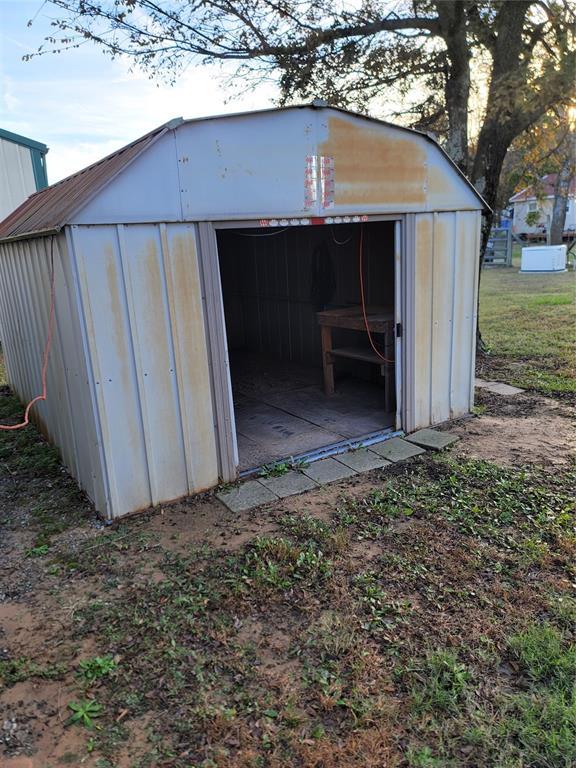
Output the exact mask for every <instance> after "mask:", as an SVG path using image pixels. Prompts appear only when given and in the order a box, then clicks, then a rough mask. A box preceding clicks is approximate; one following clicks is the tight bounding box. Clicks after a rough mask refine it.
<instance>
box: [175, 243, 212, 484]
mask: <svg viewBox="0 0 576 768" xmlns="http://www.w3.org/2000/svg"><path fill="white" fill-rule="evenodd" d="M172 274H173V285H172V286H171V289H170V293H171V295H172V297H173V299H172V300H173V301H174V306H175V308H176V312H175V314H176V316H177V318H178V321H177V322H178V337H179V344H178V345H175V346H176V348H177V350H180V354H179V355H178V360H177V365H178V366H180V368H181V370H182V374H183V379H184V381H185V382H186V386H187V387H189V391H190V392H193V393H194V395H193V398H191V399H190V401H189V402H190V403H191V405H190V407H191V409H192V413H191V414H190V416H191V419H192V423H191V424H187V425H185V426H186V428H187V429H189V430H191V434H192V450H193V454H194V456H193V464H194V467H193V470H194V477H193V481H194V485H195V488H194V490H198V489H199V488H201V487H206V485H207V484H210V483H211V478H212V477H213V476H214V475H215V474H216V472H215V471H214V468H215V466H216V446H215V438H214V424H213V415H212V399H211V392H210V376H209V371H208V351H207V349H206V340H205V329H204V315H203V311H202V301H201V298H200V297H201V291H200V284H199V274H198V269H197V255H196V247H195V243H194V238H193V237H192V236H191V235H188V236H182V235H176V236H175V237H174V238H173V240H172ZM177 354H178V351H177Z"/></svg>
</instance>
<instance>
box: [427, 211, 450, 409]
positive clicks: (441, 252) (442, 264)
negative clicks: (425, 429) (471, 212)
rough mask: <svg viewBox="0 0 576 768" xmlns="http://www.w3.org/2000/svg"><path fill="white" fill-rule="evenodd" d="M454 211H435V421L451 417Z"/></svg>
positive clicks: (432, 365)
mask: <svg viewBox="0 0 576 768" xmlns="http://www.w3.org/2000/svg"><path fill="white" fill-rule="evenodd" d="M455 221H456V215H455V214H454V213H435V214H434V239H433V251H434V255H433V259H434V264H433V277H432V285H431V286H430V290H431V292H432V361H431V371H432V382H431V414H430V422H431V424H440V423H441V422H443V421H446V420H447V419H449V418H450V371H451V367H452V308H453V303H454V261H455Z"/></svg>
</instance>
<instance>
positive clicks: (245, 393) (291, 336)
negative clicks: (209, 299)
mask: <svg viewBox="0 0 576 768" xmlns="http://www.w3.org/2000/svg"><path fill="white" fill-rule="evenodd" d="M218 252H219V261H220V274H221V281H222V292H223V301H224V313H225V321H226V333H227V341H228V352H229V357H230V364H231V377H232V391H233V396H234V409H235V417H236V433H237V440H238V450H239V459H240V470H241V471H246V470H248V469H251V468H255V467H258V466H261V465H262V464H264V463H269V462H273V461H278V460H280V459H286V458H290V457H292V458H299V457H301V456H303V455H305V454H307V453H311V452H314V451H316V450H317V449H319V448H323V447H325V446H328V445H332V444H336V443H339V442H342V441H345V440H350V439H351V438H359V437H363V436H366V435H369V434H371V433H375V432H381V431H384V430H386V429H389V428H391V427H392V425H393V424H394V415H393V414H394V413H395V393H394V361H393V358H394V343H393V336H392V335H391V332H392V327H393V322H392V321H391V322H389V323H387V324H386V326H385V327H386V329H387V330H386V332H385V333H383V332H381V330H382V327H383V326H380V325H378V326H374V328H377V330H373V331H372V334H371V335H372V341H373V343H374V346H375V347H376V349H377V350H378V352H379V353H380V355H381V356H382V357H384V358H385V359H386V361H384V360H383V359H382V358H381V357H380V356H379V355H378V354H377V353H376V352H375V351H374V349H373V347H372V345H371V343H370V338H369V335H368V333H367V332H366V327H365V320H364V314H363V311H362V291H361V281H360V268H362V275H363V287H364V306H365V308H366V315H367V318H368V320H369V321H370V319H371V317H372V314H374V316H376V314H375V313H379V316H384V314H385V315H386V317H387V318H388V317H390V318H391V319H392V320H393V317H394V222H391V221H382V222H370V223H363V224H358V223H354V224H338V225H319V226H288V227H284V228H281V227H279V228H267V229H263V228H262V229H222V230H220V231H219V232H218ZM327 310H331V311H333V312H330V313H329V315H328V316H325V318H324V320H322V323H328V324H329V325H330V329H328V330H327V331H326V330H325V331H324V334H325V337H324V338H325V343H327V342H326V338H327V337H331V344H332V348H333V352H332V353H329V354H328V355H326V349H325V351H324V354H323V348H322V333H321V326H320V321H321V316H320V317H319V315H318V313H323V312H326V311H327ZM350 313H352V314H353V315H354V316H355V318H356V320H355V323H356V326H355V329H354V330H351V329H350V328H343V327H335V326H338V325H339V324H344V325H349V324H350V321H349V320H348V319H346V318H347V315H348V314H350ZM333 315H334V316H333ZM333 324H334V325H333ZM370 327H372V326H370ZM323 357H324V358H325V359H328V360H329V361H330V362H331V363H333V367H332V366H329V371H333V375H334V388H333V389H334V391H333V393H328V394H327V387H328V389H329V384H327V382H326V371H325V370H324V368H323ZM328 378H329V376H328Z"/></svg>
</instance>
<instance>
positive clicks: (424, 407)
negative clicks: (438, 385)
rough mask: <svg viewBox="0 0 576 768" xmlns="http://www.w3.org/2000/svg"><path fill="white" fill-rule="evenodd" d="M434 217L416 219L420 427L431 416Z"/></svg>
mask: <svg viewBox="0 0 576 768" xmlns="http://www.w3.org/2000/svg"><path fill="white" fill-rule="evenodd" d="M433 235H434V222H433V218H432V214H422V215H420V216H418V217H417V218H416V271H415V294H416V295H415V297H414V302H415V306H416V333H415V350H414V356H415V359H416V368H415V395H416V397H415V399H416V412H415V419H416V426H417V427H420V426H424V424H427V423H428V419H429V416H430V376H431V370H430V367H431V352H432V350H431V332H432V328H431V314H432V257H433V253H432V243H433V240H432V238H433Z"/></svg>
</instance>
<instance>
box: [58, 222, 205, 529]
mask: <svg viewBox="0 0 576 768" xmlns="http://www.w3.org/2000/svg"><path fill="white" fill-rule="evenodd" d="M72 231H73V241H74V250H75V254H76V258H77V264H78V271H79V275H80V284H81V291H82V300H83V306H84V313H85V317H86V328H87V336H88V345H89V348H90V359H91V363H92V368H93V371H94V379H95V386H96V400H97V405H98V412H99V419H100V424H101V429H102V436H103V443H104V453H105V456H106V465H107V470H108V481H109V487H110V499H111V508H110V515H111V516H112V517H115V516H118V515H123V514H127V513H128V512H133V511H136V510H138V509H143V508H145V507H148V506H150V505H154V504H159V503H160V502H163V501H167V500H170V499H174V498H178V497H179V496H184V495H187V494H188V493H192V492H194V491H199V490H203V489H205V488H207V487H210V486H213V485H215V484H216V483H217V482H218V468H217V456H216V447H215V435H214V418H213V410H212V396H211V391H210V376H209V370H208V355H207V349H206V340H205V339H206V336H205V327H204V319H203V308H202V296H201V290H200V281H199V270H198V261H197V249H196V238H195V228H194V227H193V226H191V225H184V224H177V225H165V224H159V225H153V224H147V225H118V226H94V227H84V226H74V227H73V229H72Z"/></svg>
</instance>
